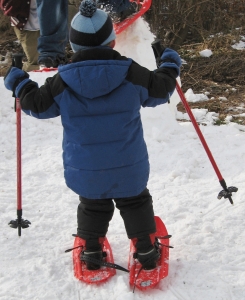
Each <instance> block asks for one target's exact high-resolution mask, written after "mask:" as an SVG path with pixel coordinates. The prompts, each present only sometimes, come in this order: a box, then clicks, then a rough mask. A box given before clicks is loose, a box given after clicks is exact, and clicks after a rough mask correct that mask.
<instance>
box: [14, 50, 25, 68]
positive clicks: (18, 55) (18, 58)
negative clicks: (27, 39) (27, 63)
mask: <svg viewBox="0 0 245 300" xmlns="http://www.w3.org/2000/svg"><path fill="white" fill-rule="evenodd" d="M23 56H24V54H22V53H16V54H14V55H13V57H12V66H13V67H16V68H18V69H22V66H23V63H22V58H23Z"/></svg>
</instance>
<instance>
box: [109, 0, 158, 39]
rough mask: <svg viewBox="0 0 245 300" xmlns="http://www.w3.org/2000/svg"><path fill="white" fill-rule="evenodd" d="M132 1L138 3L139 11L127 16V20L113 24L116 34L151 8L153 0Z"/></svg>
mask: <svg viewBox="0 0 245 300" xmlns="http://www.w3.org/2000/svg"><path fill="white" fill-rule="evenodd" d="M132 2H135V3H136V4H137V5H138V11H137V12H135V13H134V14H132V15H130V16H129V17H127V18H126V19H125V20H123V21H121V22H118V23H114V24H113V26H114V30H115V32H116V34H119V33H121V32H122V31H123V30H125V29H126V28H127V27H128V26H130V25H131V24H133V23H134V21H136V20H137V19H138V18H139V17H141V16H142V15H143V14H144V13H145V12H146V11H147V10H148V9H149V8H150V6H151V2H152V0H134V1H132Z"/></svg>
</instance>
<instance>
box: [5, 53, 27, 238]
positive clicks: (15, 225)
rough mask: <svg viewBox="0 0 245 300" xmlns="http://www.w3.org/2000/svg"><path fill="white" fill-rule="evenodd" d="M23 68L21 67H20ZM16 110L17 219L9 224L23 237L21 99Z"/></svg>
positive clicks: (18, 59)
mask: <svg viewBox="0 0 245 300" xmlns="http://www.w3.org/2000/svg"><path fill="white" fill-rule="evenodd" d="M22 56H23V55H22V54H17V55H15V56H14V58H13V66H16V67H19V66H20V64H21V66H22ZM20 68H21V67H20ZM15 108H16V144H17V147H16V148H17V149H16V150H17V151H16V152H17V219H16V220H12V221H10V222H9V226H10V227H12V228H18V235H19V236H21V228H27V227H29V224H31V222H29V221H28V220H23V219H22V172H21V106H20V99H19V98H16V99H15Z"/></svg>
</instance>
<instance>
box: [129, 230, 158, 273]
mask: <svg viewBox="0 0 245 300" xmlns="http://www.w3.org/2000/svg"><path fill="white" fill-rule="evenodd" d="M156 241H157V240H156V239H155V234H151V235H146V236H142V237H139V238H137V239H133V243H134V245H135V248H136V249H137V252H136V253H135V254H134V258H137V259H138V261H139V263H141V265H142V268H143V269H144V270H152V269H154V268H156V266H157V262H158V260H159V258H160V250H159V247H158V244H157V243H156Z"/></svg>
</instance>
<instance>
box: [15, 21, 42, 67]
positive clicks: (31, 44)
mask: <svg viewBox="0 0 245 300" xmlns="http://www.w3.org/2000/svg"><path fill="white" fill-rule="evenodd" d="M14 32H15V34H16V36H17V38H18V40H19V41H20V43H21V46H22V48H23V50H24V52H25V55H26V58H27V62H24V64H23V67H22V69H23V70H24V71H26V72H29V71H33V70H38V69H39V65H38V63H37V60H38V52H37V41H38V38H39V36H40V31H39V30H36V31H29V30H22V31H21V30H19V29H18V28H17V27H14Z"/></svg>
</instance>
